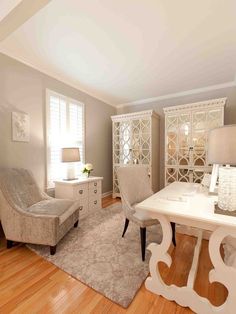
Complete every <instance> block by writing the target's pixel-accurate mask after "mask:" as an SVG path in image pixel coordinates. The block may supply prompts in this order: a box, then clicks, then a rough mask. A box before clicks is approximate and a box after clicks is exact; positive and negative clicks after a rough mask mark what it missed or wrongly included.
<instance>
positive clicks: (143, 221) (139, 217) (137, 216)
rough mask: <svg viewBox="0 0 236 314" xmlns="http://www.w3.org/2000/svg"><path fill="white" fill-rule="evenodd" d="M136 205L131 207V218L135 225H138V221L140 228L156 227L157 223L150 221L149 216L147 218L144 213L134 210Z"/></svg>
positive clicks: (153, 220) (154, 220) (156, 221)
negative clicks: (132, 212) (132, 210)
mask: <svg viewBox="0 0 236 314" xmlns="http://www.w3.org/2000/svg"><path fill="white" fill-rule="evenodd" d="M136 205H137V204H133V205H132V207H133V208H134V209H135V213H134V214H133V218H134V220H135V222H136V223H138V224H139V221H140V226H142V227H148V226H152V225H156V224H158V223H159V222H158V220H157V219H151V218H150V216H148V215H147V213H145V212H144V211H140V210H138V209H136Z"/></svg>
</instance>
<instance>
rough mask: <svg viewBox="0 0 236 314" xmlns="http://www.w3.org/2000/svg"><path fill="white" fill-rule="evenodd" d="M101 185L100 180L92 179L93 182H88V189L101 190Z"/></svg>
mask: <svg viewBox="0 0 236 314" xmlns="http://www.w3.org/2000/svg"><path fill="white" fill-rule="evenodd" d="M101 186H102V183H101V181H100V180H99V181H93V182H89V191H92V190H96V189H97V190H99V191H100V190H101Z"/></svg>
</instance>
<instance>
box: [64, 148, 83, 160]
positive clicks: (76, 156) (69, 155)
mask: <svg viewBox="0 0 236 314" xmlns="http://www.w3.org/2000/svg"><path fill="white" fill-rule="evenodd" d="M61 161H62V162H76V161H80V153H79V148H78V147H65V148H62V150H61Z"/></svg>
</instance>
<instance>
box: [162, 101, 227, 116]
mask: <svg viewBox="0 0 236 314" xmlns="http://www.w3.org/2000/svg"><path fill="white" fill-rule="evenodd" d="M226 101H227V98H226V97H224V98H217V99H209V100H204V101H199V102H195V103H190V104H184V105H178V106H170V107H165V108H163V110H164V113H165V114H166V113H172V112H176V111H183V110H194V109H208V108H213V107H214V108H223V107H224V106H225V104H226Z"/></svg>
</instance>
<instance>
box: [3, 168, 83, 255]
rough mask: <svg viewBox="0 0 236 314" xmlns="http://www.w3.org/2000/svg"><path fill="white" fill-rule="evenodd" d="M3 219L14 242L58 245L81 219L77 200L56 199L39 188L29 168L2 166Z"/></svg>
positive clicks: (53, 252)
mask: <svg viewBox="0 0 236 314" xmlns="http://www.w3.org/2000/svg"><path fill="white" fill-rule="evenodd" d="M0 219H1V223H2V228H3V231H4V233H5V236H6V239H7V247H8V248H11V247H12V242H13V241H16V242H23V243H33V244H43V245H49V246H50V252H51V254H52V255H53V254H55V253H56V245H57V243H58V242H59V241H60V239H62V238H63V236H64V235H65V234H66V233H67V232H68V231H69V230H70V229H71V228H72V227H73V226H74V227H77V225H78V219H79V205H78V203H77V202H73V201H71V200H65V199H54V198H51V197H49V196H48V195H47V194H46V193H43V192H41V191H40V189H39V187H38V186H37V184H36V182H35V180H34V178H33V176H32V175H31V173H30V172H29V171H28V170H26V169H13V168H9V169H8V168H2V169H1V168H0Z"/></svg>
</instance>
